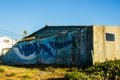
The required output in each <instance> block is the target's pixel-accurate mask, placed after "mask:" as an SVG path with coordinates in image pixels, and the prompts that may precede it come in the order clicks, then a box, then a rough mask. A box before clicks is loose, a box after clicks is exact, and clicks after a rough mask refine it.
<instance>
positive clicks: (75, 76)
mask: <svg viewBox="0 0 120 80" xmlns="http://www.w3.org/2000/svg"><path fill="white" fill-rule="evenodd" d="M63 79H64V80H79V79H87V75H86V74H84V73H81V72H72V73H71V74H68V75H66V76H65V77H64V78H63Z"/></svg>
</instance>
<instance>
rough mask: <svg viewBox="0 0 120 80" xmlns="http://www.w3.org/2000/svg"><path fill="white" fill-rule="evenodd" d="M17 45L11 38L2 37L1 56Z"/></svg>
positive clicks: (0, 44) (0, 40)
mask: <svg viewBox="0 0 120 80" xmlns="http://www.w3.org/2000/svg"><path fill="white" fill-rule="evenodd" d="M15 43H16V41H15V40H13V39H11V38H8V37H0V55H2V54H5V53H6V52H7V51H8V50H9V49H10V48H11V47H12V46H13V45H14V44H15Z"/></svg>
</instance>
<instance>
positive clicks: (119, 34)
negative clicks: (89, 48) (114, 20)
mask: <svg viewBox="0 0 120 80" xmlns="http://www.w3.org/2000/svg"><path fill="white" fill-rule="evenodd" d="M107 34H108V35H107ZM93 36H94V37H93V51H94V53H93V56H94V62H104V61H105V60H114V59H120V27H117V26H97V25H95V26H94V27H93ZM113 38H114V39H113Z"/></svg>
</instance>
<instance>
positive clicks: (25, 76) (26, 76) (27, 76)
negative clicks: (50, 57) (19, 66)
mask: <svg viewBox="0 0 120 80" xmlns="http://www.w3.org/2000/svg"><path fill="white" fill-rule="evenodd" d="M22 78H27V79H30V78H31V77H30V76H29V75H24V76H23V77H22Z"/></svg>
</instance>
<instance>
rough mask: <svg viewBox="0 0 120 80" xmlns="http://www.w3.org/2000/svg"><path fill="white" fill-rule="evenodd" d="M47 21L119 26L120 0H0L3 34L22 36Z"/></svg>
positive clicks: (0, 24)
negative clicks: (24, 32) (25, 31)
mask: <svg viewBox="0 0 120 80" xmlns="http://www.w3.org/2000/svg"><path fill="white" fill-rule="evenodd" d="M46 24H48V25H94V24H96V25H113V26H120V0H0V36H8V37H11V38H21V37H23V36H22V34H23V31H24V30H27V32H28V35H29V34H31V33H33V32H35V31H37V30H39V29H41V28H43V27H44V26H45V25H46Z"/></svg>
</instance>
